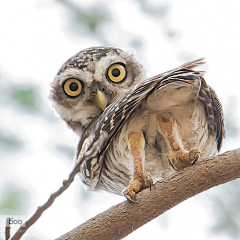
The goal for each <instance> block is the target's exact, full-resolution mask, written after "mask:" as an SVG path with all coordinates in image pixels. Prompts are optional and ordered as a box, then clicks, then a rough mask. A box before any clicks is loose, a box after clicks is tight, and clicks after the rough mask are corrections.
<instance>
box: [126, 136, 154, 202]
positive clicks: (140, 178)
mask: <svg viewBox="0 0 240 240" xmlns="http://www.w3.org/2000/svg"><path fill="white" fill-rule="evenodd" d="M129 140H130V145H131V151H132V155H133V160H134V174H133V181H132V182H131V184H130V185H129V186H128V187H127V188H126V189H125V190H124V192H123V194H124V196H125V197H126V198H127V199H129V200H130V201H134V199H135V195H136V193H138V192H139V191H140V190H141V189H142V188H147V187H149V186H150V187H151V185H152V184H153V181H152V178H151V176H150V174H149V173H144V172H143V165H142V162H143V160H144V157H145V150H144V146H145V140H144V137H143V134H142V133H139V132H134V133H130V134H129Z"/></svg>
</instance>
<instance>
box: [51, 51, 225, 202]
mask: <svg viewBox="0 0 240 240" xmlns="http://www.w3.org/2000/svg"><path fill="white" fill-rule="evenodd" d="M203 63H204V62H203V59H198V60H195V61H192V62H188V63H185V64H184V65H182V66H180V67H178V68H175V69H173V70H170V71H168V72H165V73H162V74H159V75H157V76H155V77H152V78H147V77H146V74H145V70H144V68H143V66H142V65H141V64H140V63H138V62H137V61H136V60H135V58H134V56H133V55H132V54H129V53H127V52H124V51H122V50H120V49H117V48H113V47H92V48H88V49H85V50H82V51H80V52H79V53H77V54H76V55H74V56H73V57H71V58H70V59H69V60H68V61H67V62H65V63H64V64H63V66H62V67H61V69H60V70H59V72H58V73H57V75H56V77H55V79H54V81H53V83H52V85H51V93H50V98H51V100H52V102H53V106H54V108H55V110H56V112H57V113H58V115H59V116H60V117H61V118H62V119H63V120H64V121H65V122H66V124H67V125H68V126H69V127H70V128H71V129H72V130H73V131H75V132H76V133H77V134H78V135H79V138H80V140H79V143H78V145H77V149H76V156H75V158H76V162H79V161H80V159H82V156H83V155H84V153H85V152H86V151H89V149H91V147H92V146H93V145H94V143H95V144H97V145H98V150H97V151H96V153H95V154H94V156H92V157H91V158H87V159H85V160H84V161H82V162H81V164H80V169H79V173H80V177H81V179H82V181H83V182H84V183H85V184H86V185H87V186H88V188H89V189H90V190H106V191H109V192H112V193H115V194H119V195H124V196H125V197H126V198H127V199H129V200H131V201H134V200H135V197H136V194H137V193H138V192H139V191H140V190H141V189H143V188H147V187H150V188H151V186H152V184H154V183H155V182H157V181H159V180H161V179H163V178H165V177H167V176H169V175H170V174H172V173H174V171H179V170H181V169H183V168H186V167H188V166H190V165H192V164H194V163H195V162H196V161H197V160H198V159H201V158H202V159H204V158H207V157H210V156H214V155H216V154H217V153H218V152H219V151H220V149H221V146H222V140H223V138H224V137H225V128H224V117H223V110H222V106H221V103H220V102H219V99H218V97H217V95H216V93H215V91H214V90H213V89H212V88H211V87H210V86H209V85H208V84H207V83H206V81H205V80H204V78H203V74H204V72H202V71H196V70H193V69H194V68H195V67H197V66H198V65H201V64H203ZM103 136H104V137H103Z"/></svg>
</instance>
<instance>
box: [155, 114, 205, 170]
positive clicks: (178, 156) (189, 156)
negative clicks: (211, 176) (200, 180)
mask: <svg viewBox="0 0 240 240" xmlns="http://www.w3.org/2000/svg"><path fill="white" fill-rule="evenodd" d="M157 121H158V124H159V126H160V128H161V130H162V132H163V134H164V135H165V137H166V138H167V139H168V141H169V143H170V146H171V150H172V151H170V152H169V153H168V155H167V156H168V160H169V163H170V164H171V166H172V167H173V168H174V169H175V170H181V169H183V168H185V167H187V166H190V165H192V164H194V163H195V162H196V161H197V160H198V158H199V157H200V153H201V150H200V148H193V149H192V150H191V151H189V152H188V151H186V150H184V149H183V148H182V146H181V142H180V141H181V140H180V138H179V136H178V137H177V136H176V134H174V130H173V127H174V126H173V121H172V118H171V116H170V114H169V113H165V114H161V115H159V116H158V117H157Z"/></svg>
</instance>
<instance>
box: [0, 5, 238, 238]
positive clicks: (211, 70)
mask: <svg viewBox="0 0 240 240" xmlns="http://www.w3.org/2000/svg"><path fill="white" fill-rule="evenodd" d="M73 2H76V3H80V4H82V5H83V6H85V7H87V6H91V5H92V4H94V3H95V2H96V1H94V0H91V1H87V0H85V1H77V0H75V1H73ZM102 2H103V3H105V5H103V6H108V11H111V21H110V22H108V23H106V25H104V27H103V29H102V34H103V36H105V38H106V39H107V40H108V42H109V44H110V45H112V46H115V47H119V48H121V49H123V50H126V51H133V52H134V53H135V55H136V58H137V59H138V60H139V61H140V62H141V63H143V64H144V66H145V67H146V70H147V73H148V76H149V77H151V76H153V75H155V74H159V73H161V72H164V71H167V70H170V69H172V68H174V67H177V66H179V65H180V64H182V63H184V62H185V61H187V60H193V59H195V58H200V57H205V59H206V62H207V64H206V65H205V66H204V68H203V69H204V70H206V71H207V73H206V75H205V78H206V81H207V83H208V84H209V85H211V86H212V87H213V88H214V89H215V90H216V92H217V94H218V96H219V98H220V100H221V102H222V104H223V106H224V111H227V110H228V109H230V108H231V109H233V110H234V113H235V115H233V116H228V118H229V119H231V118H236V119H237V120H236V122H239V119H240V111H239V106H240V105H239V104H240V94H239V89H240V79H239V78H240V77H239V64H240V61H239V59H240V47H239V45H240V27H239V25H240V14H239V11H240V2H239V1H237V0H235V1H228V2H227V1H219V0H218V1H217V0H208V1H207V0H201V1H190V0H184V1H173V0H170V1H157V0H155V1H154V0H152V1H147V2H148V3H149V4H152V5H154V4H162V5H166V6H167V7H168V11H167V16H166V17H165V18H164V19H156V18H154V17H150V16H147V15H143V13H142V11H141V10H140V7H139V5H138V4H137V3H136V2H135V1H127V0H122V1H117V0H112V1H102ZM169 29H170V30H171V29H172V31H174V32H176V36H175V37H174V38H170V37H166V32H167V31H169ZM134 38H136V39H137V38H140V39H141V42H142V48H139V51H138V50H134V49H133V48H131V47H130V39H134ZM98 45H101V43H100V42H99V41H98V40H97V38H93V37H90V36H89V35H84V31H83V32H79V33H78V34H74V33H73V32H72V31H70V30H69V24H68V21H67V12H66V10H65V9H64V7H63V5H61V4H59V3H58V1H54V0H41V1H40V0H22V1H19V0H8V1H0V74H1V79H0V89H1V90H0V94H2V95H1V96H0V128H1V129H3V130H5V131H6V132H11V133H16V134H17V135H18V136H19V138H20V139H22V140H23V141H24V146H23V148H22V149H21V150H19V151H17V152H8V153H6V152H4V151H3V152H2V153H0V164H1V167H0V194H4V191H3V189H4V186H5V184H6V183H13V184H16V185H17V186H21V188H24V189H27V190H28V191H30V197H29V198H26V199H28V200H26V203H25V204H26V209H27V211H26V213H25V215H26V217H27V218H28V217H29V216H31V215H32V213H33V212H34V211H35V210H36V208H37V206H38V205H41V204H43V203H45V201H46V200H47V199H48V197H49V196H50V194H51V193H52V192H53V191H56V190H57V189H58V188H59V187H60V185H61V183H62V180H63V179H65V178H66V177H67V176H68V174H69V173H70V171H71V169H72V167H73V165H74V163H73V161H69V157H68V156H66V155H65V154H62V152H61V151H59V149H57V148H56V147H55V145H54V144H53V143H56V144H58V146H61V145H66V146H68V147H69V148H70V149H74V148H75V146H76V144H77V141H78V138H77V136H76V135H75V134H74V133H72V132H71V130H69V129H68V128H67V127H66V125H65V124H64V123H63V122H61V121H60V120H58V119H57V118H56V117H55V116H54V114H53V112H52V110H51V103H50V101H49V100H48V95H49V90H50V87H49V86H50V83H51V82H52V80H53V79H54V76H55V74H56V73H57V71H58V69H59V68H60V67H61V65H62V64H63V62H65V61H66V60H67V59H68V58H70V57H71V56H72V55H74V54H75V53H77V52H78V51H80V50H82V49H84V48H86V47H91V46H98ZM12 84H17V85H19V86H26V85H31V86H35V87H36V88H37V89H38V91H39V94H40V96H41V102H40V106H39V108H40V110H41V111H40V113H39V112H38V113H37V114H31V113H28V112H26V111H25V112H24V111H23V110H22V109H20V108H19V109H18V108H17V107H16V105H15V107H13V106H12V105H11V102H9V101H8V92H9V91H11V85H12ZM239 143H240V138H239V135H238V137H235V138H231V139H229V140H226V141H225V143H224V144H223V149H222V151H227V150H231V149H235V148H238V147H239V146H240V144H239ZM0 151H1V149H0ZM193 177H194V176H193ZM81 194H82V195H84V196H86V197H87V199H84V198H83V197H81ZM217 194H218V189H217V188H215V189H213V190H209V191H207V192H205V193H203V194H200V195H198V196H196V197H194V198H191V199H189V200H187V201H185V202H183V203H181V204H179V205H178V206H176V207H174V208H173V209H171V210H170V211H168V212H167V213H165V214H164V215H162V216H161V217H159V218H157V219H156V220H153V221H151V222H150V223H148V224H146V225H145V226H143V227H142V228H140V229H138V230H136V231H135V232H133V233H132V234H130V235H129V236H127V237H126V238H125V239H127V240H130V239H139V240H141V239H161V240H163V239H168V240H171V239H174V240H175V239H178V240H181V239H184V240H192V239H195V240H202V239H210V240H217V239H218V240H224V239H231V238H229V236H228V235H226V234H221V235H213V234H212V233H211V231H210V227H211V224H212V222H213V219H214V217H213V211H212V209H211V204H209V196H214V195H217ZM232 194H234V192H232ZM2 196H3V195H2ZM0 200H1V197H0ZM124 200H125V198H124V197H120V196H115V195H113V194H109V193H105V192H101V193H99V192H94V193H91V194H89V193H88V190H84V188H83V184H82V183H81V181H80V179H79V178H77V177H76V179H75V181H74V183H73V184H72V185H71V186H70V188H69V189H68V190H67V191H66V192H65V193H64V194H63V195H61V196H60V197H59V198H58V199H57V200H56V201H55V202H54V203H53V205H52V206H51V208H50V209H48V210H47V211H46V212H45V213H44V214H43V215H42V217H41V218H40V219H39V221H38V222H37V223H36V224H35V225H34V226H33V227H32V228H30V229H29V231H28V232H27V233H26V235H25V237H23V239H54V238H57V237H59V236H60V235H62V234H64V233H65V232H67V231H69V230H71V229H73V228H74V227H76V226H78V225H79V224H81V223H83V222H85V221H86V220H88V219H90V218H92V217H94V216H96V215H97V214H99V213H101V212H103V211H104V210H106V209H108V208H110V207H112V206H113V205H116V204H118V203H120V202H122V201H124ZM238 216H239V219H240V213H238ZM3 234H4V228H1V227H0V238H1V239H3V236H4V235H3Z"/></svg>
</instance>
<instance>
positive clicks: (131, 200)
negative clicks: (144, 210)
mask: <svg viewBox="0 0 240 240" xmlns="http://www.w3.org/2000/svg"><path fill="white" fill-rule="evenodd" d="M124 196H125V198H126V199H127V200H128V201H129V202H132V203H135V202H136V201H134V200H133V199H131V198H130V196H128V195H124Z"/></svg>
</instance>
